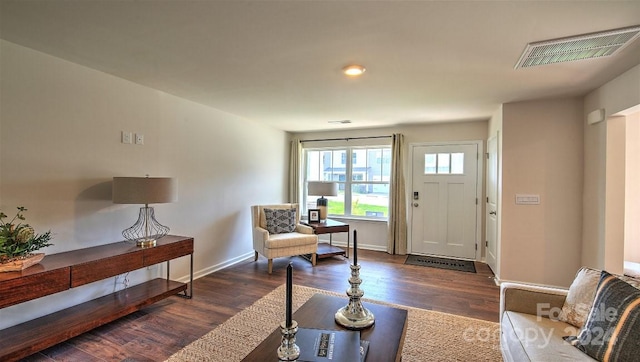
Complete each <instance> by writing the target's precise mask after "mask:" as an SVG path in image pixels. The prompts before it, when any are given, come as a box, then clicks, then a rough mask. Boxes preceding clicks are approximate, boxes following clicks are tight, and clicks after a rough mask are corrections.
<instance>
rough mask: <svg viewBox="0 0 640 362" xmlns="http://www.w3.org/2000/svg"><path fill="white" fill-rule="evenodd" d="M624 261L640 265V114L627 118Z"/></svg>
mask: <svg viewBox="0 0 640 362" xmlns="http://www.w3.org/2000/svg"><path fill="white" fill-rule="evenodd" d="M625 154H626V158H625V165H626V166H625V171H626V172H625V223H624V260H625V261H632V262H635V263H640V222H638V220H640V112H636V113H633V114H631V115H629V116H627V117H626V153H625Z"/></svg>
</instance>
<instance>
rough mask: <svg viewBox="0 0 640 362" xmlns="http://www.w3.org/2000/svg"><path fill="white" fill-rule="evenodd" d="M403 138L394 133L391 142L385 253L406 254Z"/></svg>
mask: <svg viewBox="0 0 640 362" xmlns="http://www.w3.org/2000/svg"><path fill="white" fill-rule="evenodd" d="M404 154H405V151H404V136H403V135H402V134H400V133H395V134H394V135H393V138H392V141H391V180H390V181H389V221H388V226H389V232H388V238H387V239H388V241H387V253H389V254H400V255H405V254H407V201H406V192H405V187H404V170H403V169H404V158H405V157H404Z"/></svg>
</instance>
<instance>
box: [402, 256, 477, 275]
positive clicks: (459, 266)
mask: <svg viewBox="0 0 640 362" xmlns="http://www.w3.org/2000/svg"><path fill="white" fill-rule="evenodd" d="M404 263H405V264H408V265H419V266H428V267H432V268H439V269H449V270H457V271H463V272H468V273H475V272H476V266H475V264H474V263H473V261H470V260H459V259H448V258H436V257H433V256H422V255H409V256H408V257H407V260H405V262H404Z"/></svg>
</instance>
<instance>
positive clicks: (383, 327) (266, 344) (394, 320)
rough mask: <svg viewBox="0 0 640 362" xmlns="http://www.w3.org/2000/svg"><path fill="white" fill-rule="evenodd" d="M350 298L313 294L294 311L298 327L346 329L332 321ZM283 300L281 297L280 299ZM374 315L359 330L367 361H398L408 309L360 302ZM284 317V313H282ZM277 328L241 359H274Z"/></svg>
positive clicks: (278, 344) (276, 346) (279, 335)
mask: <svg viewBox="0 0 640 362" xmlns="http://www.w3.org/2000/svg"><path fill="white" fill-rule="evenodd" d="M348 301H349V299H348V298H347V296H346V295H345V297H334V296H329V295H324V294H315V295H314V296H313V297H311V299H309V300H308V301H307V302H306V303H305V304H304V305H302V307H300V309H298V310H297V311H296V312H295V313H294V314H293V320H295V321H296V322H298V327H299V328H318V329H329V330H346V329H344V328H342V327H341V326H340V325H338V324H336V322H335V321H334V315H335V313H336V311H337V310H338V309H340V308H342V307H344V306H346V305H347V303H348ZM283 303H284V301H283ZM363 304H364V306H365V307H366V308H367V309H369V310H370V311H371V312H372V313H373V315H374V316H375V318H376V322H375V324H374V325H373V326H372V327H370V328H367V329H364V330H362V331H360V339H364V340H367V341H369V342H370V343H369V351H368V352H367V359H366V361H367V362H376V361H380V362H389V361H400V359H401V356H402V346H403V344H404V337H405V334H406V331H407V311H406V310H404V309H398V308H392V307H387V306H383V305H378V304H373V303H367V302H364V303H363ZM282 318H283V320H284V316H282ZM280 340H281V334H280V328H277V327H276V328H275V330H274V331H273V333H271V334H270V335H269V337H267V338H266V339H265V340H264V341H262V343H261V344H259V345H258V346H257V347H256V348H255V349H254V350H253V351H252V352H251V353H250V354H249V355H248V356H246V357H245V358H244V359H243V361H277V360H278V355H277V349H278V346H280Z"/></svg>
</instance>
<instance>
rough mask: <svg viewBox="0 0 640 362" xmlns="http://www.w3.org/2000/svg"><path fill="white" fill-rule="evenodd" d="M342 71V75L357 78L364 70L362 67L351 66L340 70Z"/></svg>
mask: <svg viewBox="0 0 640 362" xmlns="http://www.w3.org/2000/svg"><path fill="white" fill-rule="evenodd" d="M342 71H343V72H344V74H346V75H348V76H350V77H357V76H359V75H362V73H364V72H365V71H366V69H365V67H363V66H362V65H357V64H352V65H347V66H346V67H344V68H342Z"/></svg>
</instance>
